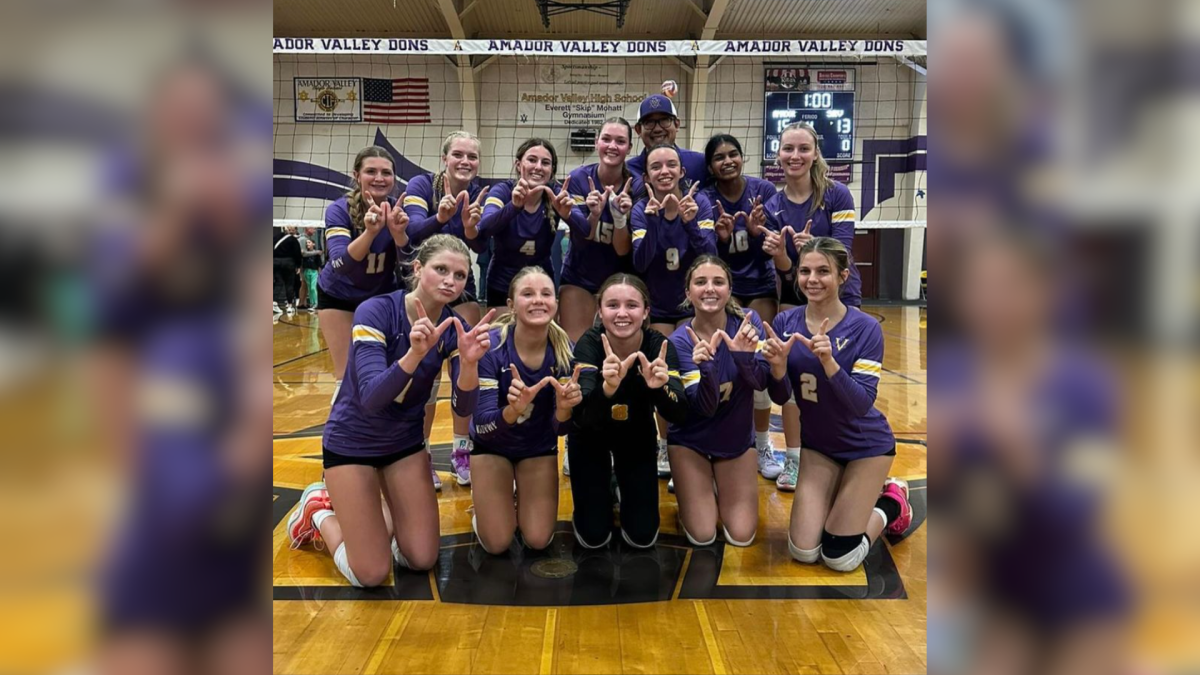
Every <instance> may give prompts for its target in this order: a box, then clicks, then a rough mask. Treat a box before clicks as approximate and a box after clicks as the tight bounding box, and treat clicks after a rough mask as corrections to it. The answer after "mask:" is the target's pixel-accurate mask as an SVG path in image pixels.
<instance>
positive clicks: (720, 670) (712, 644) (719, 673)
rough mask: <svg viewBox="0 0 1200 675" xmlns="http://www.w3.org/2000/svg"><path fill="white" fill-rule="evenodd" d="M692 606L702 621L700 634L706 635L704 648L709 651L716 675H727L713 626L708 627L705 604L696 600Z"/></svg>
mask: <svg viewBox="0 0 1200 675" xmlns="http://www.w3.org/2000/svg"><path fill="white" fill-rule="evenodd" d="M692 606H693V607H695V608H696V617H697V618H699V619H700V632H701V633H704V646H705V647H706V648H707V649H708V658H709V660H710V661H712V667H713V673H714V675H725V673H726V672H728V671H727V670H725V659H723V658H721V648H720V647H718V646H717V639H716V638H715V637H714V636H713V632H712V626H710V625H708V612H705V611H704V602H703V601H701V600H694V601H693V602H692Z"/></svg>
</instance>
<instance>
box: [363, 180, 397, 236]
mask: <svg viewBox="0 0 1200 675" xmlns="http://www.w3.org/2000/svg"><path fill="white" fill-rule="evenodd" d="M362 197H363V202H365V203H366V205H367V212H366V213H365V214H364V215H363V225H364V226H366V228H367V232H370V233H371V234H372V235H376V234H379V231H380V230H382V229H383V228H384V226H385V225H386V224H387V216H388V214H387V213H386V212H385V211H384V208H386V207H390V206H391V204H388V201H387V200H386V199H385V200H383V205H382V206H381V205H379V204H376V203H375V198H374V197H372V196H371V193H370V192H367V191H366V190H363V193H362Z"/></svg>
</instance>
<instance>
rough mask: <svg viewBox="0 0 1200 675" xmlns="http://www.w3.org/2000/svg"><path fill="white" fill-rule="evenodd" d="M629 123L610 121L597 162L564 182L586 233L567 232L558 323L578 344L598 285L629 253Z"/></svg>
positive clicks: (599, 139)
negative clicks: (582, 217) (580, 212)
mask: <svg viewBox="0 0 1200 675" xmlns="http://www.w3.org/2000/svg"><path fill="white" fill-rule="evenodd" d="M632 133H633V132H632V129H630V127H629V122H627V121H625V119H624V118H621V117H610V118H609V119H607V120H605V122H604V126H602V127H601V128H600V133H599V134H597V136H596V157H597V160H598V161H597V162H595V163H593V164H587V165H584V166H581V167H579V168H578V169H575V170H574V171H572V172H571V174H570V176H569V177H568V178H567V183H568V184H569V185H570V191H571V196H572V197H573V198H574V200H575V206H576V208H580V207H582V208H583V209H585V211H584V213H585V214H586V215H587V220H586V222H587V227H586V228H581V227H572V228H571V240H570V249H569V250H568V251H567V258H566V260H565V261H564V262H563V271H562V287H561V293H562V304H561V306H560V308H559V312H560V313H559V321H560V322H561V323H562V327H563V329H564V330H566V331H567V335H569V336H570V337H571V339H572V340H575V341H578V340H579V338H580V336H582V335H583V333H584V331H586V330H587V329H589V328H591V327H592V323H593V322H594V321H595V319H596V292H597V291H599V290H600V284H602V283H604V280H605V279H607V278H609V277H610V276H612V275H613V274H616V273H617V272H619V271H621V269H622V265H623V263H624V262H625V261H626V260H627V256H628V255H629V252H630V251H631V250H632V244H631V242H630V231H629V227H628V226H629V213H630V211H632V210H633V197H632V196H633V195H635V194H637V192H638V190H640V189H641V181H640V180H635V179H634V176H633V174H632V173H630V172H629V170H628V169H627V168H626V167H625V158H626V157H627V156H628V155H629V144H630V138H631V136H632Z"/></svg>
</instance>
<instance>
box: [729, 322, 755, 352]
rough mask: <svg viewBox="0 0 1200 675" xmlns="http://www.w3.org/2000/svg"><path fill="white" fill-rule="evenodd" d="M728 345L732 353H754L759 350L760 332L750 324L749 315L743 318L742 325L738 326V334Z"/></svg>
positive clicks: (730, 339) (734, 335)
mask: <svg viewBox="0 0 1200 675" xmlns="http://www.w3.org/2000/svg"><path fill="white" fill-rule="evenodd" d="M728 344H729V349H730V351H735V352H753V351H755V350H757V349H758V330H757V329H755V328H754V324H752V323H750V314H749V313H747V314H746V316H745V317H743V318H742V325H740V326H738V329H737V332H736V333H734V334H733V337H731V338H729V339H728Z"/></svg>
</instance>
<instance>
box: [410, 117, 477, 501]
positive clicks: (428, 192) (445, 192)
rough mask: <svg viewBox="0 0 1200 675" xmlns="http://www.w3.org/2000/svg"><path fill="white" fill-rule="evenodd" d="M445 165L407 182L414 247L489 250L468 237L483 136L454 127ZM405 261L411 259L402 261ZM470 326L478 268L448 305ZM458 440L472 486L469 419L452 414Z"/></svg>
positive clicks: (431, 409)
mask: <svg viewBox="0 0 1200 675" xmlns="http://www.w3.org/2000/svg"><path fill="white" fill-rule="evenodd" d="M441 162H442V168H441V170H440V171H438V172H437V173H427V174H421V175H419V176H417V177H415V178H413V179H412V180H410V181H409V182H408V190H407V194H406V196H405V198H404V211H405V213H407V214H408V217H409V228H408V236H409V241H410V245H412V246H419V245H421V243H423V242H424V241H425V240H426V239H428V238H429V237H431V236H433V235H435V234H439V233H443V234H450V235H454V236H455V237H458V238H459V239H462V240H463V241H464V242H466V244H467V246H468V247H469V248H470V249H471V250H472V251H474V252H475V253H476V254H480V253H483V252H484V251H485V250H486V244H484V242H482V241H479V240H478V239H475V238H472V237H468V236H467V235H466V233H467V231H471V232H474V231H475V228H476V226H478V225H479V219H480V217H481V216H482V215H483V205H482V201H483V197H484V195H486V194H487V188H486V187H483V186H482V185H481V184H480V182H479V179H478V176H479V162H480V154H479V139H478V138H476V137H475V135H474V134H471V133H469V132H466V131H454V132H451V133H450V135H448V136H447V137H446V140H445V141H443V142H442V157H441ZM401 262H402V264H404V265H407V262H408V261H407V260H403V261H401ZM450 306H451V307H452V308H453V309H454V311H455V312H456V313H457V314H458V315H459V316H461V317H462V318H463V320H464V321H466V322H467V323H469V324H474V323H478V322H479V317H480V309H479V302H478V301H477V287H476V285H475V272H474V268H473V267H472V268H471V269H469V270H468V272H467V286H466V289H465V290H463V293H462V295H461V296H459V298H458V299H457V300H455V301H454V302H453V303H452V304H451V305H450ZM437 394H438V386H437V383H435V384H434V388H433V391H432V392H431V393H430V397H429V403H428V404H427V406H426V408H425V438H426V440H428V439H429V436H430V433H431V432H432V431H433V421H434V417H435V416H436V414H437ZM451 417H452V418H453V425H454V426H453V430H454V438H453V439H452V445H451V451H450V469H451V471H452V472H453V473H454V478H455V480H456V481H457V482H458V484H459V485H464V486H465V485H470V484H471V444H470V437H469V435H468V431H469V425H470V420H469V419H468V418H466V417H460V416H458V415H455V414H453V412H452V413H451ZM431 472H432V474H431V475H432V476H433V484H434V488H435V489H441V487H442V480H441V478H440V477H438V474H437V471H435V470H432V468H431Z"/></svg>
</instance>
